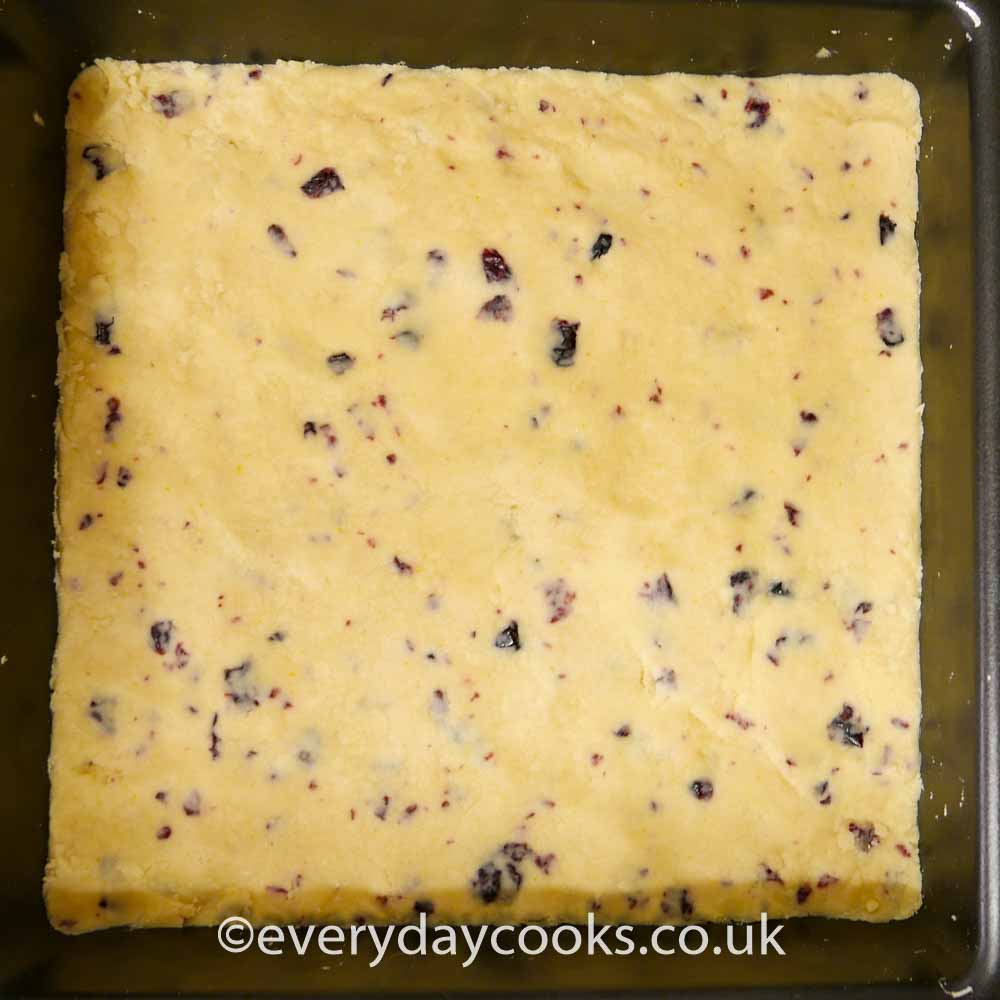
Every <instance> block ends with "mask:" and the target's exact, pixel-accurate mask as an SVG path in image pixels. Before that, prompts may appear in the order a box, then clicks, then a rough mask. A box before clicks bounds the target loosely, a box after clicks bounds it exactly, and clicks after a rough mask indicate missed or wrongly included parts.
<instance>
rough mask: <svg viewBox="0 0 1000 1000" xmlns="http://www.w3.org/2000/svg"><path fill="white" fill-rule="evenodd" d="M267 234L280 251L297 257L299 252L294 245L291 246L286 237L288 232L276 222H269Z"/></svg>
mask: <svg viewBox="0 0 1000 1000" xmlns="http://www.w3.org/2000/svg"><path fill="white" fill-rule="evenodd" d="M267 235H268V236H270V237H271V240H272V241H273V242H274V245H275V246H276V247H278V249H279V250H281V252H282V253H284V254H286V255H287V256H289V257H298V255H299V253H298V251H297V250H296V249H295V247H294V246H292V241H291V240H290V239H289V238H288V234H287V233H286V232H285V230H284V229H282V227H281V226H279V225H278V224H277V223H271V225H269V226H268V227H267Z"/></svg>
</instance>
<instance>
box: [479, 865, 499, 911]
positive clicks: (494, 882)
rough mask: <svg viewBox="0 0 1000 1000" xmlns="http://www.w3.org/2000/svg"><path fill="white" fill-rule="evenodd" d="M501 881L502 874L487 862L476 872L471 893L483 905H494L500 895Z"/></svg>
mask: <svg viewBox="0 0 1000 1000" xmlns="http://www.w3.org/2000/svg"><path fill="white" fill-rule="evenodd" d="M502 879H503V873H502V872H501V871H500V869H499V868H497V866H496V865H495V864H493V862H492V861H487V862H486V864H485V865H483V866H482V867H481V868H479V869H478V870H477V871H476V877H475V878H474V879H473V880H472V891H473V892H474V893H475V894H476V895H477V896H478V897H479V898H480V899H481V900H482V901H483V902H484V903H494V902H496V900H497V897H498V896H499V895H500V883H501V881H502Z"/></svg>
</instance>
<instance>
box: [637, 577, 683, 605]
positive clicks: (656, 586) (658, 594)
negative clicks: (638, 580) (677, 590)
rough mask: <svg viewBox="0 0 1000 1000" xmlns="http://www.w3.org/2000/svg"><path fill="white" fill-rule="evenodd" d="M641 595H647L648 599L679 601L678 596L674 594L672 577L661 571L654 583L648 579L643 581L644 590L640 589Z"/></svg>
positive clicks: (674, 602)
mask: <svg viewBox="0 0 1000 1000" xmlns="http://www.w3.org/2000/svg"><path fill="white" fill-rule="evenodd" d="M639 596H640V597H645V598H646V600H647V601H670V602H671V603H673V604H676V603H677V598H676V597H675V596H674V588H673V584H671V582H670V577H669V576H667V574H666V573H661V574H660V575H659V576H658V577H657V578H656V580H655V581H654V582H653V583H652V584H650V583H649V581H648V580H647V581H646V582H645V583H643V585H642V590H640V591H639Z"/></svg>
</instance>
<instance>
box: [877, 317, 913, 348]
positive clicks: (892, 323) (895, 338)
mask: <svg viewBox="0 0 1000 1000" xmlns="http://www.w3.org/2000/svg"><path fill="white" fill-rule="evenodd" d="M875 329H876V330H877V332H878V335H879V337H880V338H881V340H882V343H883V344H885V346H886V347H898V346H899V345H900V344H901V343H902V342H903V341H904V340H905V339H906V338H905V337H904V336H903V331H902V330H900V328H899V324H898V323H897V322H896V317H895V315H894V313H893V311H892V309H889V308H885V309H883V310H882V311H881V312H878V313H876V314H875Z"/></svg>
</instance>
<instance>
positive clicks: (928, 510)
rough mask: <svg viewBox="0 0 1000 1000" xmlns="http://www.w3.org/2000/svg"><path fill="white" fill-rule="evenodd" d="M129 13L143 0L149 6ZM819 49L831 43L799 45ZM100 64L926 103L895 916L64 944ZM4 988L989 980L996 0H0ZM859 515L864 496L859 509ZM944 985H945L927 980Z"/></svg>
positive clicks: (143, 935) (744, 985) (898, 999)
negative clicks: (74, 304) (495, 75)
mask: <svg viewBox="0 0 1000 1000" xmlns="http://www.w3.org/2000/svg"><path fill="white" fill-rule="evenodd" d="M147 5H148V6H147ZM821 48H826V49H829V50H830V51H831V52H832V55H831V56H830V57H829V58H825V59H818V58H817V52H818V51H819V50H820V49H821ZM97 56H116V57H119V58H135V59H140V60H169V59H193V60H196V61H205V62H213V61H220V60H235V61H247V62H267V61H271V60H274V59H277V58H309V59H314V60H316V61H320V62H329V63H341V64H343V63H358V62H378V61H390V62H394V61H403V62H406V63H408V64H410V65H413V66H431V65H436V64H440V63H447V64H450V65H454V66H503V65H508V66H544V65H551V66H563V67H571V68H578V69H595V70H613V71H617V72H624V73H655V72H662V71H666V70H687V71H691V72H701V73H721V72H735V73H741V74H745V75H749V76H766V75H769V74H773V73H779V72H806V73H815V72H834V73H858V72H872V71H879V70H892V71H894V72H897V73H899V74H901V75H902V76H905V77H907V78H908V79H910V80H912V81H913V82H914V83H915V84H916V85H917V87H918V89H919V91H920V94H921V99H922V110H923V114H924V120H925V132H924V141H923V147H922V155H921V161H920V205H921V208H920V218H919V223H918V239H919V243H920V254H921V266H922V270H923V276H924V283H923V293H922V296H923V298H922V310H923V324H922V352H923V359H924V365H925V372H924V393H925V401H926V405H927V409H926V413H925V438H924V453H923V475H924V494H923V532H924V537H923V550H924V568H925V569H924V571H925V585H924V607H923V620H922V625H921V642H922V669H923V684H924V712H925V716H924V726H923V731H922V749H923V754H924V781H925V792H924V796H923V799H922V801H921V808H920V827H921V839H922V858H923V862H924V875H925V888H926V898H925V903H924V906H923V908H922V909H921V911H920V913H919V914H918V915H917V916H916V917H914V918H913V919H911V920H908V921H904V922H901V923H897V924H890V925H877V926H872V925H865V924H857V923H850V922H844V921H827V920H819V919H803V920H796V921H790V922H788V923H787V925H786V928H785V931H784V932H783V933H782V936H781V942H782V944H783V946H784V948H785V950H786V952H787V954H786V956H785V957H780V956H768V957H764V958H761V957H758V958H735V957H732V958H727V957H718V958H717V957H715V956H712V955H703V956H701V957H698V958H684V957H674V958H662V957H657V956H645V957H643V956H638V955H635V956H631V957H627V958H625V957H616V958H607V957H600V956H598V957H592V958H589V957H586V956H576V957H572V958H566V957H561V956H558V955H556V954H554V953H547V954H545V955H542V956H540V957H538V958H533V959H529V958H526V957H520V958H501V957H499V956H486V957H480V959H479V961H478V962H477V963H476V964H475V965H474V966H472V967H471V968H470V969H465V970H463V969H461V968H460V961H459V960H454V959H446V958H434V957H428V958H412V957H406V956H404V955H400V954H398V953H397V954H395V955H390V957H389V958H387V959H386V961H384V962H383V963H382V965H381V966H379V967H378V968H376V969H369V968H368V967H367V963H366V961H365V960H363V959H360V958H359V959H353V960H351V959H333V958H329V957H326V956H324V955H322V954H321V953H320V952H318V951H315V950H314V951H313V952H311V953H309V954H308V955H307V956H306V957H304V958H299V957H297V956H285V957H283V958H265V957H264V956H262V955H260V954H259V953H251V952H248V953H246V954H244V955H239V956H233V955H227V954H225V953H224V952H222V950H221V949H220V948H219V947H218V945H217V944H216V940H215V934H214V932H213V931H212V930H210V929H187V930H184V931H169V930H165V931H143V932H140V933H130V932H127V931H105V932H101V933H98V934H92V935H86V936H82V937H77V938H68V937H64V936H62V935H59V934H57V933H55V932H54V931H52V930H51V929H50V928H49V926H48V924H47V922H46V920H45V915H44V910H43V907H42V899H41V878H42V869H43V866H44V861H45V848H46V811H47V802H48V784H47V780H46V770H45V762H46V756H47V752H48V739H49V714H48V676H49V664H50V659H51V654H52V647H53V642H54V638H55V626H56V619H55V601H54V593H53V585H52V577H53V560H52V516H51V507H52V476H51V470H52V464H53V441H52V420H53V417H54V414H55V408H56V391H55V386H54V374H55V362H56V337H55V329H54V324H55V321H56V315H57V302H58V277H57V270H56V262H57V259H58V254H59V250H60V245H61V200H62V187H63V135H62V117H63V113H64V107H65V94H66V90H67V87H68V85H69V82H70V80H71V79H72V77H73V76H74V74H75V73H76V72H77V70H78V69H79V67H80V65H81V64H82V63H86V62H89V61H91V60H92V59H94V58H95V57H97ZM0 136H2V137H3V151H2V153H0V222H2V225H0V456H2V459H3V478H2V491H0V524H2V529H0V530H2V532H3V549H2V551H3V556H4V558H3V573H2V575H0V654H2V655H3V656H5V657H6V660H5V661H4V662H3V663H2V664H0V789H2V791H0V988H2V989H3V990H4V991H5V992H6V993H7V994H8V995H25V996H43V995H44V996H49V995H65V994H72V995H79V994H95V995H99V996H111V995H116V994H124V993H131V994H147V995H152V994H174V995H176V994H181V995H190V996H194V995H211V994H221V993H235V994H239V995H249V994H259V995H292V994H295V995H309V994H313V995H315V994H323V993H330V994H358V993H368V994H378V995H387V994H394V993H409V994H411V995H416V994H428V995H430V994H434V995H441V994H442V993H465V992H468V993H482V992H496V993H500V994H502V995H511V994H514V993H529V992H530V993H540V994H545V995H553V996H555V995H558V996H570V995H574V994H576V995H580V994H583V993H588V994H590V995H602V996H612V995H625V994H628V995H642V994H648V995H662V994H663V993H664V992H665V991H668V990H669V991H672V993H673V995H675V996H695V995H697V996H698V997H701V998H709V1000H711V998H714V1000H720V998H735V997H746V996H759V997H767V998H769V1000H771V998H774V1000H781V998H791V997H802V998H834V997H836V998H841V1000H842V998H844V997H845V996H846V997H874V998H880V1000H881V998H884V1000H890V998H892V1000H902V998H917V997H927V998H930V997H941V996H944V995H945V994H944V992H943V988H944V987H947V988H948V989H949V990H951V991H953V992H954V995H956V996H957V995H961V994H962V991H964V990H966V989H967V988H971V990H972V992H971V993H968V992H966V993H965V994H964V995H966V996H974V997H977V998H978V997H990V998H992V997H998V996H1000V805H998V801H1000V748H998V744H1000V735H998V734H1000V705H998V684H1000V680H998V678H1000V660H998V650H1000V617H998V602H1000V502H998V497H1000V454H998V448H997V441H998V436H1000V388H998V379H1000V238H998V233H1000V0H970V2H969V3H965V2H959V0H894V2H855V3H848V4H816V3H807V2H798V0H788V2H778V0H762V2H753V0H748V2H744V3H732V2H728V3H723V2H709V0H689V2H684V0H661V2H657V0H645V2H639V0H539V2H527V0H436V2H421V0H340V2H333V0H285V2H280V0H274V2H272V3H269V4H267V3H258V4H254V3H247V2H244V0H215V2H208V0H187V2H185V0H129V2H123V0H100V2H94V0H91V2H87V0H65V2H54V0H0ZM873 516H877V512H875V513H874V514H873ZM942 984H943V985H942Z"/></svg>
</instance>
